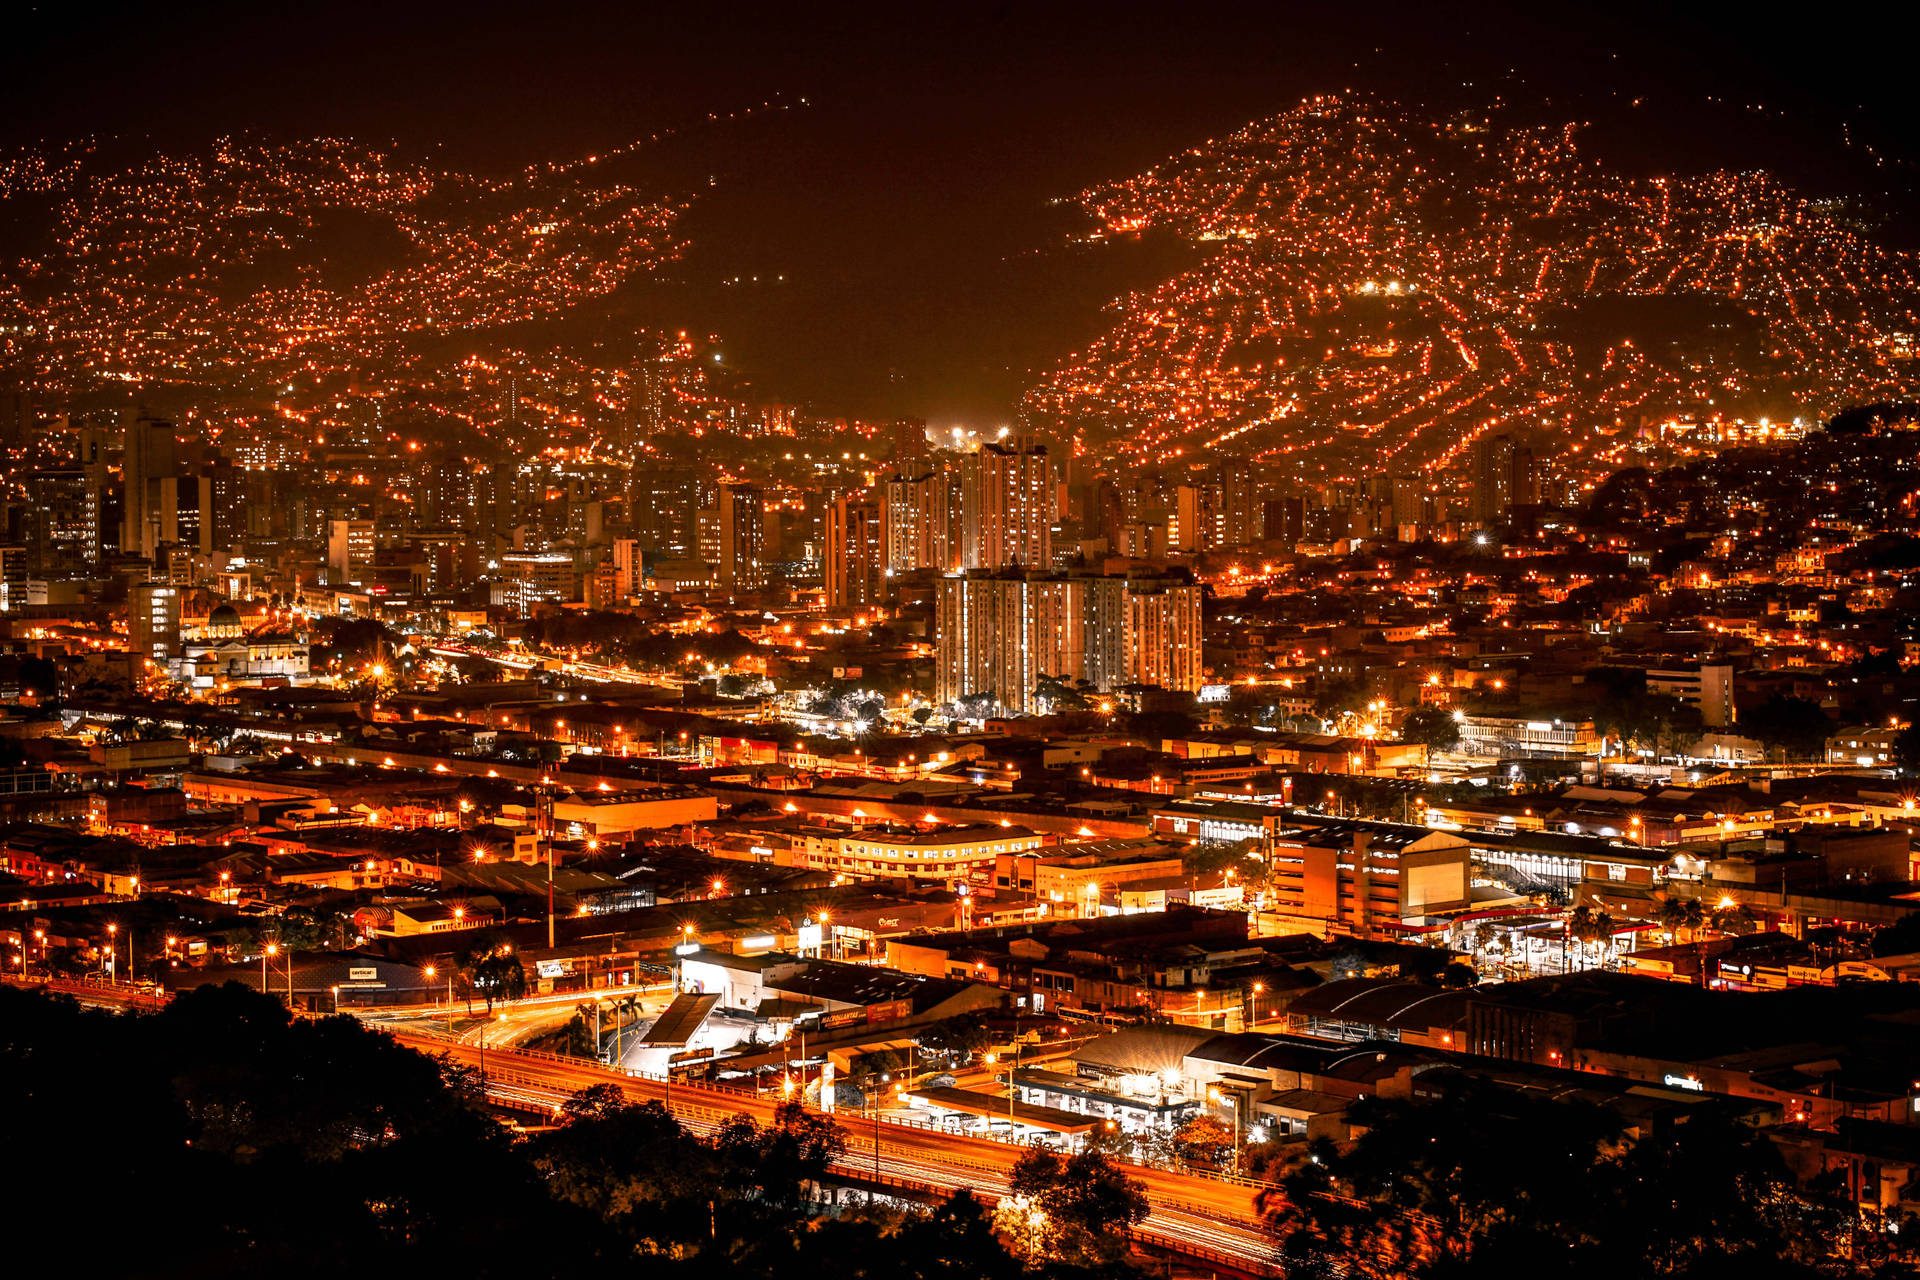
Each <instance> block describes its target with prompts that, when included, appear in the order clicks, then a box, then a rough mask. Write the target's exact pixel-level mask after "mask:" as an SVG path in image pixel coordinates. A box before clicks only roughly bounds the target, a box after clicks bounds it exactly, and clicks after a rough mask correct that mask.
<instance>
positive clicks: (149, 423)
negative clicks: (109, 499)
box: [120, 417, 180, 560]
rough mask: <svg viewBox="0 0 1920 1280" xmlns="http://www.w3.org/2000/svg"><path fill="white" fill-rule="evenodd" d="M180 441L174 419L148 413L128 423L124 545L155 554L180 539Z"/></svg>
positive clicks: (122, 512)
mask: <svg viewBox="0 0 1920 1280" xmlns="http://www.w3.org/2000/svg"><path fill="white" fill-rule="evenodd" d="M179 475H180V472H179V460H178V446H177V442H176V440H175V438H174V433H173V424H172V423H171V422H163V421H161V420H160V419H157V418H147V417H142V418H139V419H137V420H135V421H134V423H133V424H132V425H131V426H129V427H128V428H127V438H126V450H125V452H124V454H123V455H122V459H121V476H122V480H123V483H122V486H121V488H122V497H121V500H120V549H121V550H122V551H127V552H132V553H134V554H137V555H142V556H145V557H147V558H148V559H150V560H151V559H153V558H154V556H155V553H156V552H157V551H158V549H159V547H160V544H162V543H166V542H178V541H179V540H180V522H179V505H180V488H179V487H180V480H179Z"/></svg>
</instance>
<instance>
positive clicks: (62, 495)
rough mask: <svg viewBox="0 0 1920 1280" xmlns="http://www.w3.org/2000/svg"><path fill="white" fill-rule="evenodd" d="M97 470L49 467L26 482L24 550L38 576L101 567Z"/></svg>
mask: <svg viewBox="0 0 1920 1280" xmlns="http://www.w3.org/2000/svg"><path fill="white" fill-rule="evenodd" d="M102 481H103V473H102V471H101V469H100V468H99V467H97V466H83V467H50V468H46V469H44V470H40V471H34V472H30V473H29V474H28V476H27V479H26V488H27V500H28V502H29V504H30V506H29V509H28V511H27V522H26V523H27V526H28V529H29V537H28V540H27V547H28V550H29V553H30V555H31V558H32V560H33V563H34V565H35V568H36V569H37V570H38V571H39V572H43V573H44V572H47V571H49V570H53V569H79V568H88V567H91V566H93V565H96V564H99V563H100V489H101V484H102Z"/></svg>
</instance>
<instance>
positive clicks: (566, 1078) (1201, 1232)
mask: <svg viewBox="0 0 1920 1280" xmlns="http://www.w3.org/2000/svg"><path fill="white" fill-rule="evenodd" d="M387 1030H388V1033H389V1034H391V1035H392V1036H393V1037H394V1038H395V1039H397V1040H399V1041H400V1042H401V1043H403V1044H406V1045H408V1046H409V1047H411V1048H414V1049H418V1050H420V1051H421V1052H422V1053H428V1054H442V1053H443V1054H446V1055H448V1056H449V1057H450V1058H451V1059H452V1060H453V1061H456V1062H459V1063H462V1064H464V1065H467V1066H472V1067H478V1066H480V1048H479V1046H478V1045H472V1044H467V1043H464V1042H461V1041H458V1040H450V1039H447V1038H445V1037H442V1036H437V1035H431V1034H424V1033H421V1032H418V1031H412V1030H406V1029H403V1028H400V1027H388V1028H387ZM486 1077H487V1079H486V1087H487V1092H488V1095H489V1096H490V1097H492V1098H494V1099H495V1100H496V1101H500V1102H504V1103H508V1104H511V1105H514V1106H517V1107H521V1108H545V1109H551V1110H555V1111H557V1110H558V1109H559V1106H560V1104H561V1103H562V1102H564V1101H565V1100H566V1098H567V1097H568V1096H569V1095H571V1094H573V1093H576V1092H578V1091H579V1090H581V1089H585V1088H588V1087H590V1086H593V1085H601V1084H609V1085H612V1086H614V1087H615V1088H617V1089H619V1090H620V1091H621V1092H622V1093H623V1094H624V1095H625V1096H626V1097H628V1098H630V1099H632V1100H633V1101H635V1102H663V1103H665V1104H666V1105H667V1106H668V1107H669V1108H670V1109H671V1110H672V1112H673V1114H674V1115H675V1116H676V1117H677V1118H679V1119H680V1120H682V1121H683V1122H685V1123H686V1124H687V1125H688V1126H689V1127H690V1128H694V1129H696V1130H705V1129H708V1128H710V1127H712V1126H715V1125H718V1124H719V1123H721V1122H722V1121H724V1120H726V1119H727V1118H728V1117H730V1116H735V1115H744V1116H746V1117H748V1118H749V1119H752V1120H754V1121H756V1122H758V1123H761V1124H767V1123H770V1122H771V1121H772V1120H773V1118H774V1113H775V1112H776V1111H777V1110H778V1108H779V1107H780V1105H781V1104H782V1101H783V1099H781V1098H780V1097H778V1096H763V1095H760V1094H756V1093H751V1092H748V1091H745V1090H735V1089H725V1088H718V1087H715V1086H713V1085H706V1084H687V1083H674V1084H671V1085H669V1084H668V1083H667V1082H666V1081H662V1080H657V1079H652V1078H647V1077H639V1076H632V1075H628V1074H626V1073H624V1072H619V1071H612V1070H609V1069H607V1068H605V1067H602V1066H599V1065H598V1064H596V1063H590V1062H580V1061H576V1060H573V1059H569V1058H556V1057H551V1056H548V1055H544V1054H532V1053H524V1052H517V1051H514V1050H496V1049H489V1050H487V1052H486ZM834 1119H835V1120H836V1121H837V1122H838V1123H839V1124H840V1126H841V1127H842V1128H843V1129H845V1130H846V1133H847V1152H846V1155H845V1156H844V1157H842V1159H841V1161H840V1166H841V1171H842V1172H843V1173H845V1174H847V1175H848V1176H850V1177H856V1178H862V1179H876V1175H877V1180H878V1181H881V1182H892V1183H908V1184H915V1185H919V1186H924V1187H927V1188H930V1189H932V1190H936V1191H952V1190H957V1189H960V1188H965V1189H967V1190H970V1191H973V1192H974V1193H976V1194H978V1195H980V1196H981V1197H983V1198H985V1199H988V1200H998V1199H999V1198H1000V1197H1001V1196H1003V1195H1005V1194H1006V1192H1007V1184H1008V1179H1009V1177H1010V1175H1011V1172H1012V1168H1013V1164H1014V1162H1015V1161H1017V1160H1018V1159H1019V1158H1020V1157H1021V1155H1022V1154H1024V1153H1025V1151H1026V1148H1025V1147H1023V1146H1020V1145H1018V1144H1015V1143H1008V1142H1000V1141H995V1140H992V1139H988V1138H978V1137H974V1136H971V1135H968V1134H960V1133H949V1132H947V1131H945V1130H943V1129H940V1128H938V1127H935V1126H932V1125H927V1124H918V1123H913V1122H908V1121H902V1120H898V1119H890V1118H875V1117H872V1116H866V1115H860V1114H857V1113H848V1112H844V1111H842V1112H837V1113H836V1114H835V1115H834ZM1125 1169H1126V1172H1127V1175H1128V1176H1129V1177H1131V1178H1133V1179H1134V1180H1135V1181H1136V1182H1139V1183H1140V1184H1141V1186H1142V1188H1143V1190H1144V1191H1145V1192H1146V1195H1147V1200H1148V1203H1149V1204H1150V1206H1151V1211H1150V1213H1149V1214H1148V1216H1147V1220H1146V1222H1144V1223H1143V1224H1142V1226H1141V1230H1140V1235H1141V1236H1142V1237H1143V1238H1144V1239H1145V1240H1146V1241H1147V1242H1149V1243H1155V1244H1160V1245H1162V1246H1164V1247H1166V1248H1169V1249H1171V1250H1173V1251H1175V1252H1178V1253H1182V1254H1186V1255H1189V1256H1192V1257H1196V1258H1200V1259H1205V1260H1209V1261H1213V1262H1216V1263H1220V1264H1223V1265H1225V1266H1227V1267H1230V1268H1232V1269H1234V1270H1238V1271H1243V1272H1249V1273H1253V1274H1265V1273H1268V1272H1270V1271H1272V1270H1273V1250H1272V1247H1271V1243H1270V1241H1269V1239H1268V1237H1267V1235H1266V1234H1265V1232H1264V1231H1262V1230H1261V1226H1260V1215H1259V1212H1258V1211H1257V1209H1256V1208H1255V1205H1254V1197H1255V1195H1256V1194H1257V1192H1258V1190H1259V1186H1258V1184H1255V1183H1252V1182H1248V1181H1244V1180H1235V1179H1229V1178H1208V1177H1202V1176H1198V1175H1195V1174H1190V1173H1179V1172H1176V1171H1174V1170H1170V1169H1156V1168H1152V1167H1149V1166H1145V1165H1127V1166H1125Z"/></svg>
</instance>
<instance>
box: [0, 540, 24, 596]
mask: <svg viewBox="0 0 1920 1280" xmlns="http://www.w3.org/2000/svg"><path fill="white" fill-rule="evenodd" d="M30 558H31V552H30V551H29V549H28V548H26V547H24V546H14V545H0V613H6V612H7V611H8V610H10V609H13V608H14V607H16V606H18V605H23V604H25V603H26V602H27V561H28V560H29V559H30Z"/></svg>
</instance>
